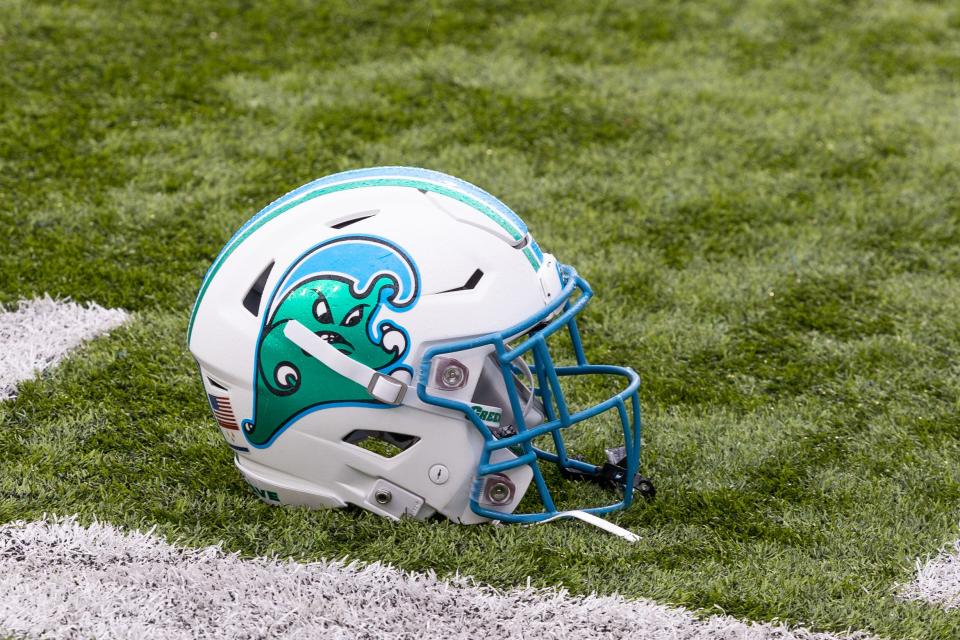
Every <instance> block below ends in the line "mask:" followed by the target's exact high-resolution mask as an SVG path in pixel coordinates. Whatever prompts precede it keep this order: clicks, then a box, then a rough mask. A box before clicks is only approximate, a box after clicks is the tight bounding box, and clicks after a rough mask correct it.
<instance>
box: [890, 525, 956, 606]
mask: <svg viewBox="0 0 960 640" xmlns="http://www.w3.org/2000/svg"><path fill="white" fill-rule="evenodd" d="M900 595H901V596H902V597H903V598H904V599H907V600H922V601H925V602H929V603H931V604H935V605H938V606H941V607H943V608H944V609H957V608H960V540H957V541H956V542H954V543H953V544H952V545H950V546H949V547H948V548H947V549H944V550H943V551H941V552H940V553H939V554H938V555H937V556H936V557H935V558H932V559H930V560H928V561H927V562H926V563H923V562H921V561H920V560H919V559H918V560H917V577H916V578H915V579H914V581H913V582H911V583H910V584H908V585H905V586H904V587H903V589H901V591H900Z"/></svg>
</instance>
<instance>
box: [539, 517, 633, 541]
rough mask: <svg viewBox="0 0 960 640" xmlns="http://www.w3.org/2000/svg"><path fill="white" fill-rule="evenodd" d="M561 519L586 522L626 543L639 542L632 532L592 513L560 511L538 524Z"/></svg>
mask: <svg viewBox="0 0 960 640" xmlns="http://www.w3.org/2000/svg"><path fill="white" fill-rule="evenodd" d="M561 518H576V519H577V520H581V521H583V522H586V523H587V524H592V525H593V526H595V527H596V528H598V529H603V530H604V531H606V532H607V533H612V534H613V535H615V536H618V537H620V538H623V539H624V540H626V541H627V542H639V541H640V536H638V535H637V534H635V533H634V532H632V531H628V530H627V529H624V528H623V527H619V526H617V525H615V524H613V523H612V522H610V521H609V520H604V519H603V518H601V517H599V516H595V515H593V514H592V513H587V512H586V511H562V512H560V513H558V514H557V515H555V516H553V517H552V518H547V519H546V520H541V521H540V523H544V522H553V521H554V520H560V519H561Z"/></svg>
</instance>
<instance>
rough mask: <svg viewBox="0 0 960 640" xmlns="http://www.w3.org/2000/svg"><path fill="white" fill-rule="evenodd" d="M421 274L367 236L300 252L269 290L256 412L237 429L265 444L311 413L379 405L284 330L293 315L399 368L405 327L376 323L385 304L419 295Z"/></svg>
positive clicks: (343, 345) (386, 367)
mask: <svg viewBox="0 0 960 640" xmlns="http://www.w3.org/2000/svg"><path fill="white" fill-rule="evenodd" d="M419 293H420V285H419V275H418V273H417V269H416V266H415V265H414V264H413V261H412V260H411V259H410V258H409V257H408V256H407V255H406V254H405V253H404V252H403V250H402V249H400V248H399V247H397V246H395V245H393V244H391V243H389V242H387V241H386V240H383V239H381V238H376V237H373V236H347V237H343V238H335V239H333V240H330V241H327V242H325V243H323V244H321V245H318V246H317V247H314V248H313V249H312V250H310V251H309V252H307V253H306V254H305V255H303V256H302V257H301V258H300V259H299V260H297V262H295V263H294V264H293V265H292V266H291V267H290V268H289V269H288V270H287V274H286V275H285V276H284V277H283V278H282V279H281V281H280V283H279V284H278V286H277V288H276V289H275V290H274V292H273V293H272V294H271V297H270V304H269V305H268V313H265V314H264V323H263V326H262V327H261V330H260V338H259V339H258V341H257V352H256V380H257V382H256V390H255V394H254V413H253V418H252V419H251V420H245V421H244V423H243V431H244V433H245V434H246V437H247V440H248V441H249V442H250V443H251V444H253V445H255V446H268V445H269V444H270V443H271V442H273V440H274V439H275V438H276V437H277V436H278V435H279V434H280V432H282V431H283V430H284V429H285V428H286V427H287V426H289V425H290V424H292V423H293V422H294V421H295V420H296V419H298V418H300V417H301V416H303V415H305V414H306V413H309V412H311V411H315V410H319V409H323V408H325V407H329V406H335V405H341V406H342V405H344V404H371V405H378V404H381V403H379V402H378V401H377V400H375V399H374V398H373V397H371V396H370V394H369V393H368V392H367V389H366V388H365V387H363V386H362V385H359V384H357V383H356V382H353V381H352V380H349V379H347V378H344V377H343V376H341V375H340V374H338V373H336V372H335V371H333V370H332V369H330V368H329V367H327V366H326V365H325V364H323V363H322V362H320V361H319V360H317V359H316V358H313V357H311V356H310V355H308V354H307V353H306V352H304V351H303V350H302V349H300V347H298V346H297V345H295V344H294V343H292V342H291V341H290V340H289V339H288V338H287V337H286V336H285V335H284V334H283V328H284V325H285V324H286V323H287V322H289V321H290V320H297V321H299V322H300V323H301V324H303V325H304V326H305V327H307V328H308V329H310V330H311V331H313V332H314V333H315V334H316V335H317V336H318V337H320V338H321V339H322V340H325V341H327V342H328V343H329V344H331V345H333V346H334V347H335V348H336V349H337V350H339V351H340V352H342V353H344V354H345V355H347V356H349V357H351V358H353V359H354V360H357V361H359V362H362V363H363V364H365V365H367V366H368V367H371V368H372V369H376V370H378V371H381V372H383V373H385V374H390V373H392V372H395V371H397V370H398V369H403V368H407V369H408V370H409V368H408V367H404V365H403V359H404V357H405V356H406V355H407V350H408V346H409V339H408V337H407V332H406V331H405V330H404V329H403V328H402V327H399V326H396V325H395V324H393V323H391V322H389V321H378V320H377V316H378V314H379V313H380V311H381V310H382V309H383V308H384V307H386V308H388V309H390V310H392V311H398V312H399V311H406V310H409V309H410V308H412V307H413V305H414V304H416V301H417V299H418V297H419Z"/></svg>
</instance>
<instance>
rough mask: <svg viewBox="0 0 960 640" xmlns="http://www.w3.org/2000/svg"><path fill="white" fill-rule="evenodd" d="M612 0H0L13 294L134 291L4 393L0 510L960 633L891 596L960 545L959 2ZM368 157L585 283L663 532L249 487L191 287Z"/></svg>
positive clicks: (588, 331)
mask: <svg viewBox="0 0 960 640" xmlns="http://www.w3.org/2000/svg"><path fill="white" fill-rule="evenodd" d="M626 6H627V5H626V4H624V3H607V2H597V1H596V0H592V1H583V2H573V1H570V2H557V3H544V2H530V3H515V2H511V3H507V2H503V3H500V4H499V5H498V4H495V3H492V2H482V3H481V2H477V3H474V4H471V3H444V2H421V3H416V4H411V5H406V4H403V5H400V4H397V3H389V2H380V3H375V4H374V3H365V4H362V5H361V4H359V3H357V4H346V3H319V4H318V5H317V6H312V5H311V4H309V3H306V2H287V3H279V2H274V3H265V2H259V3H254V2H243V1H240V0H236V1H234V2H217V3H192V4H186V3H184V4H180V3H171V2H154V3H151V2H122V3H120V2H117V3H107V2H98V3H92V2H71V3H62V4H61V3H50V2H35V1H29V2H28V1H22V2H16V1H14V2H10V1H9V0H0V69H3V70H4V72H3V73H2V74H0V113H2V117H0V237H2V238H4V240H3V241H2V245H0V246H2V249H3V250H2V251H0V302H12V301H15V300H17V299H19V298H21V297H32V296H35V295H39V294H42V293H44V292H48V293H50V294H53V295H57V296H71V297H73V298H74V299H77V300H95V301H97V302H99V303H101V304H104V305H109V306H119V307H123V308H126V309H129V310H132V311H134V312H136V314H135V321H134V323H133V324H131V325H130V326H128V327H127V328H124V329H121V330H119V331H117V332H115V334H114V335H113V336H112V337H110V338H107V339H105V340H101V341H98V342H96V343H94V344H92V345H90V346H89V347H87V348H86V349H84V350H83V351H82V352H81V353H80V354H78V355H76V356H75V357H73V358H71V359H70V360H69V361H68V362H67V363H66V364H65V365H63V366H62V367H60V368H59V369H57V370H56V371H53V372H51V373H48V374H45V375H44V376H43V377H42V379H40V380H38V381H35V382H31V383H27V384H25V385H23V387H22V392H21V395H20V397H19V398H18V399H17V400H16V401H14V402H11V403H7V404H5V405H2V406H0V427H2V428H0V521H4V520H10V519H15V518H36V517H39V516H40V515H41V514H42V513H44V512H47V513H58V514H68V513H75V512H80V513H82V514H83V515H84V517H85V518H92V517H94V516H96V517H98V518H101V519H104V520H107V521H110V522H114V523H117V524H122V525H128V526H143V527H149V526H154V525H157V526H158V531H160V532H161V533H164V534H167V535H170V536H172V537H174V538H178V539H180V540H182V541H184V542H187V543H191V544H209V543H215V542H216V541H218V540H221V539H222V540H224V541H225V546H226V548H228V549H231V550H241V551H243V552H244V553H249V554H263V553H279V554H281V555H293V556H296V557H299V558H317V557H322V556H323V557H341V556H345V555H349V556H350V557H355V558H360V559H364V560H386V561H389V562H392V563H395V564H396V565H398V566H401V567H404V568H407V569H417V570H427V569H436V570H438V571H439V572H440V573H445V572H450V571H454V570H458V571H461V572H464V573H468V574H472V575H474V576H476V577H477V578H478V579H480V580H482V581H486V582H490V583H493V584H496V585H499V586H509V585H513V584H518V583H524V582H525V580H526V578H527V576H528V575H529V576H532V581H533V583H534V584H541V585H546V584H556V583H562V584H564V585H565V586H567V587H568V588H569V589H570V590H572V591H574V592H578V593H582V592H591V591H598V592H602V593H610V592H615V591H616V592H619V593H622V594H625V595H628V596H635V597H637V596H642V597H650V598H655V599H657V600H659V601H661V602H672V603H678V604H683V605H686V606H691V607H702V608H704V609H707V610H712V611H716V610H718V609H722V610H723V611H726V612H727V613H730V614H733V615H736V616H740V617H743V618H748V619H757V620H771V619H775V618H778V619H782V620H788V621H791V622H796V623H803V624H806V625H809V626H811V627H814V628H818V629H825V630H842V629H846V628H863V629H869V630H872V631H875V632H877V633H880V634H884V635H886V636H889V637H897V638H900V637H902V638H906V637H910V638H951V637H958V636H960V613H957V612H953V613H947V612H945V611H942V610H940V609H937V608H935V607H929V606H925V605H920V604H905V603H901V602H898V601H897V600H896V599H895V598H894V597H893V589H894V584H895V583H896V582H897V581H906V580H909V579H910V578H911V575H912V569H913V560H914V558H916V557H918V556H924V555H926V554H928V553H932V552H934V551H936V550H937V549H938V548H939V546H940V545H942V544H943V543H945V542H947V541H948V540H952V539H955V538H957V537H958V529H957V520H958V518H960V509H958V505H960V463H958V456H960V417H958V416H960V405H958V391H960V369H958V365H957V364H956V363H957V361H958V355H960V313H958V312H960V186H958V185H960V108H958V98H960V7H958V6H957V5H955V4H953V5H948V4H939V3H909V2H876V3H866V2H837V1H834V0H831V1H827V0H824V1H821V2H795V3H791V2H778V3H774V2H746V3H744V2H736V1H726V2H725V1H720V0H716V1H712V2H699V3H660V2H652V1H650V2H638V3H631V4H630V5H629V8H625V7H626ZM378 164H408V165H420V166H426V167H430V168H434V169H438V170H442V171H446V172H449V173H452V174H455V175H458V176H460V177H463V178H465V179H467V180H470V181H472V182H475V183H477V184H479V185H481V186H483V187H484V188H486V189H488V190H489V191H491V192H492V193H494V194H497V195H499V196H500V197H502V198H503V199H504V200H505V201H506V202H507V203H508V204H510V205H511V206H512V207H514V208H515V209H516V210H517V211H518V212H519V213H520V214H521V215H522V216H523V217H524V218H525V220H526V221H527V222H528V224H529V225H530V227H531V228H532V230H533V231H534V233H535V235H536V237H537V239H538V241H539V242H540V244H541V245H542V246H544V247H545V248H546V249H548V250H550V251H552V252H554V253H555V254H556V255H558V256H559V257H560V258H561V259H562V260H564V261H566V262H569V263H572V264H574V265H575V266H576V267H577V268H578V269H579V270H580V272H581V273H582V274H583V275H584V276H585V277H586V278H587V279H588V280H589V281H590V283H591V284H592V285H593V286H594V288H595V289H596V290H597V292H598V295H597V297H596V298H595V301H594V302H593V303H592V304H591V306H590V307H589V308H588V312H587V314H586V317H585V318H584V320H583V323H582V325H581V329H582V332H583V334H584V336H585V339H586V344H587V350H588V354H589V355H590V356H591V358H592V359H594V360H597V361H612V362H618V363H626V364H630V365H632V366H633V367H635V368H636V369H637V370H638V371H639V372H640V373H641V375H642V376H643V378H644V386H643V388H642V394H641V397H642V404H643V409H644V413H645V420H646V422H645V424H646V449H645V451H644V464H645V472H646V473H647V474H649V475H651V476H652V477H654V478H655V480H656V482H657V485H658V489H659V496H658V499H657V500H656V502H655V503H653V504H651V505H641V506H639V507H637V508H635V509H632V510H631V511H629V512H627V513H624V514H622V515H621V516H618V517H617V518H615V519H616V521H617V522H619V523H620V524H622V525H624V526H628V527H630V528H631V529H633V530H635V531H637V532H638V533H640V534H641V535H643V536H644V540H643V542H642V543H641V544H639V545H636V546H632V547H631V546H628V545H627V544H625V543H621V542H620V541H618V540H616V539H614V538H612V537H609V536H606V535H602V534H599V533H598V532H597V531H596V530H594V529H591V528H589V527H586V526H582V525H577V524H554V525H549V526H541V527H533V528H524V527H506V526H504V527H493V526H487V527H463V526H456V525H451V524H449V523H445V522H429V523H426V524H424V523H412V522H402V523H399V524H394V523H390V522H387V521H385V520H383V519H379V518H377V517H375V516H371V515H365V514H362V513H358V512H352V511H344V512H307V511H302V510H294V509H279V508H271V507H268V506H266V505H263V504H261V503H260V502H258V501H257V500H256V499H255V498H254V497H253V496H252V494H251V493H249V492H248V491H247V490H246V489H245V486H244V484H243V483H242V481H241V480H240V478H239V476H238V475H237V474H236V473H235V471H234V469H233V467H232V465H231V461H230V453H229V451H228V450H227V449H226V447H224V446H223V445H222V442H221V440H220V436H219V434H218V432H217V429H216V427H215V425H214V423H213V421H212V418H211V417H210V416H209V413H208V408H207V406H206V404H205V401H204V398H203V394H202V390H201V387H200V384H199V380H198V379H197V377H196V375H195V374H196V372H195V369H194V365H193V363H192V361H191V359H190V357H189V354H188V353H186V351H185V346H184V336H185V330H186V325H187V320H188V316H189V311H190V306H191V304H192V301H193V297H194V295H195V293H196V290H197V288H198V286H199V282H200V278H201V277H202V275H203V273H204V271H205V269H206V267H207V266H208V265H209V264H210V262H211V260H212V258H213V257H214V255H215V254H216V252H217V251H218V250H219V248H220V247H221V246H222V244H223V243H224V242H225V241H226V239H227V238H228V237H229V235H230V234H231V233H232V231H233V230H234V229H235V228H236V227H238V226H239V225H240V224H241V223H242V222H243V221H244V220H245V219H246V218H248V217H249V216H250V215H252V214H253V213H255V212H256V211H257V210H258V209H259V208H260V207H261V206H263V205H264V204H266V203H267V202H268V201H270V200H271V199H272V198H274V197H276V196H277V195H279V194H281V193H283V192H284V191H285V190H288V189H290V188H293V187H296V186H298V185H299V184H302V183H304V182H307V181H309V180H310V179H312V178H315V177H318V176H321V175H324V174H327V173H331V172H333V171H336V170H341V169H347V168H355V167H360V166H368V165H378ZM566 490H567V491H578V490H579V488H578V487H573V488H569V487H568V488H567V489H566Z"/></svg>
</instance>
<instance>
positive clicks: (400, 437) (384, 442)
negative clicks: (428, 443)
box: [343, 429, 420, 458]
mask: <svg viewBox="0 0 960 640" xmlns="http://www.w3.org/2000/svg"><path fill="white" fill-rule="evenodd" d="M343 441H344V442H346V443H348V444H352V445H354V446H356V447H360V448H361V449H365V450H367V451H369V452H371V453H375V454H377V455H378V456H382V457H384V458H393V457H394V456H398V455H400V454H401V453H403V452H404V451H406V450H407V449H409V448H410V447H412V446H413V445H415V444H417V442H419V441H420V438H418V437H417V436H411V435H407V434H405V433H396V432H394V431H371V430H369V429H354V430H353V431H351V432H350V433H348V434H347V435H346V436H344V437H343Z"/></svg>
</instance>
